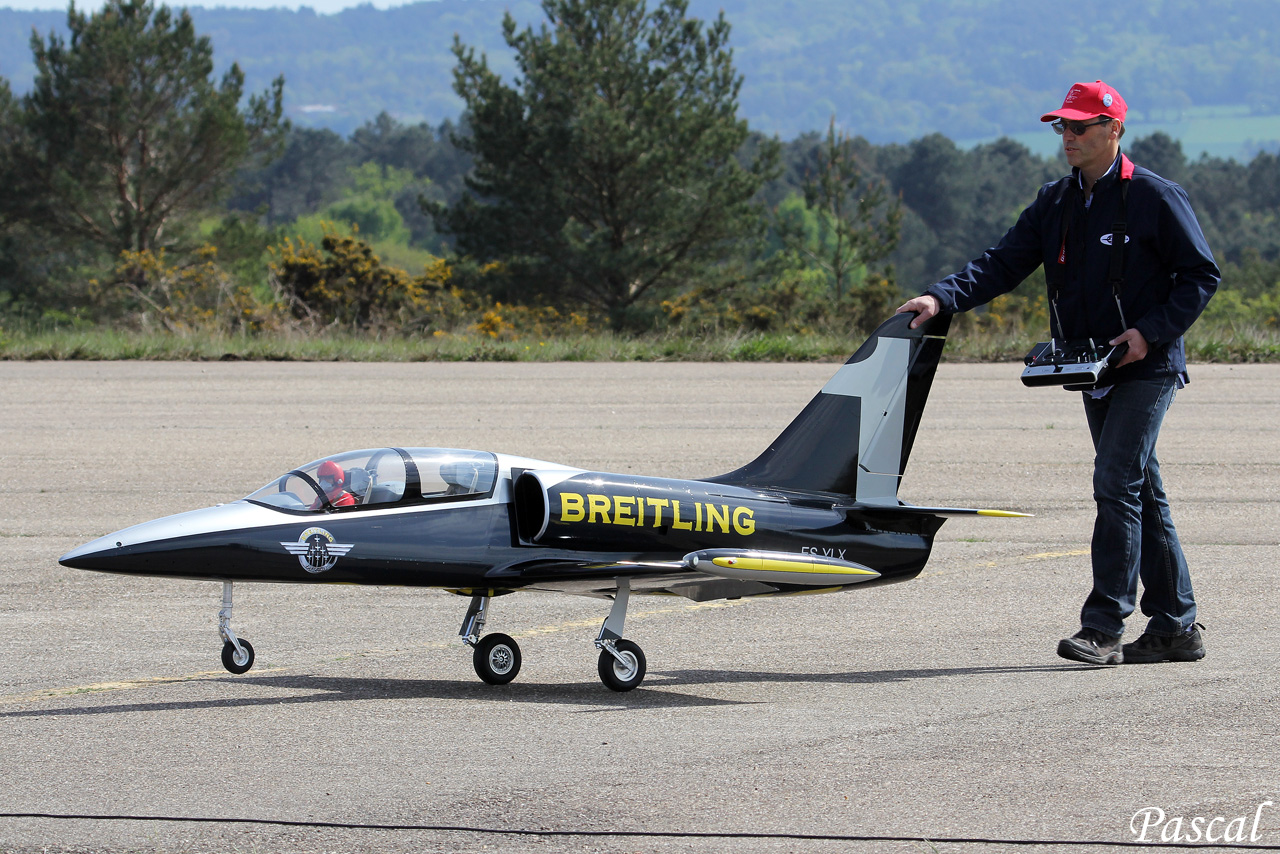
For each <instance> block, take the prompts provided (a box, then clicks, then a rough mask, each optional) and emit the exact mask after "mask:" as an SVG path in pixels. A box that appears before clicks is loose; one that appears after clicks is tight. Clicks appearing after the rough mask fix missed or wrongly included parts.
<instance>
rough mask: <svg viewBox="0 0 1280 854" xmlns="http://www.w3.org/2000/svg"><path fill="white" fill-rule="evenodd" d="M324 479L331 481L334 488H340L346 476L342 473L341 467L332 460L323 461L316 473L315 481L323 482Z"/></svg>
mask: <svg viewBox="0 0 1280 854" xmlns="http://www.w3.org/2000/svg"><path fill="white" fill-rule="evenodd" d="M326 477H327V478H332V479H333V482H334V486H342V484H343V482H344V481H345V480H346V476H345V475H344V474H343V473H342V466H340V465H338V464H337V463H335V462H334V461H333V460H325V461H324V462H323V463H321V464H320V468H319V470H317V471H316V480H323V479H324V478H326Z"/></svg>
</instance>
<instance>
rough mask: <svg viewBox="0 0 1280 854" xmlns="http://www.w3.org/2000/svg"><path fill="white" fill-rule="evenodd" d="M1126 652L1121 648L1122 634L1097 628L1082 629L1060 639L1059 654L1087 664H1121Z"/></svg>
mask: <svg viewBox="0 0 1280 854" xmlns="http://www.w3.org/2000/svg"><path fill="white" fill-rule="evenodd" d="M1125 654H1126V652H1121V650H1120V636H1119V635H1109V634H1107V633H1106V632H1100V631H1098V630H1097V629H1081V630H1080V631H1078V632H1076V633H1075V634H1074V635H1072V636H1071V637H1069V638H1063V639H1062V640H1060V641H1058V655H1060V656H1062V657H1063V658H1069V659H1071V660H1072V661H1083V662H1084V663H1085V664H1121V663H1123V662H1124V657H1125Z"/></svg>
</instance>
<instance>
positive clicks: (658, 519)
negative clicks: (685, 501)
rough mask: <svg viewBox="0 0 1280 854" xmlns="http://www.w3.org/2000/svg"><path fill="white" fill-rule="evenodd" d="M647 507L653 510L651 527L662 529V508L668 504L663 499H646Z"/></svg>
mask: <svg viewBox="0 0 1280 854" xmlns="http://www.w3.org/2000/svg"><path fill="white" fill-rule="evenodd" d="M648 502H649V506H650V507H652V508H653V527H655V528H661V527H662V508H663V507H666V506H667V504H668V502H667V499H665V498H650V499H648Z"/></svg>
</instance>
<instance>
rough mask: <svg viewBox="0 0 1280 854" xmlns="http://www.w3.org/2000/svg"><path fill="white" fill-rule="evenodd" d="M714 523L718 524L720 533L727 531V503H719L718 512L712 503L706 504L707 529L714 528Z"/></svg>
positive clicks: (709, 530)
mask: <svg viewBox="0 0 1280 854" xmlns="http://www.w3.org/2000/svg"><path fill="white" fill-rule="evenodd" d="M716 525H719V526H720V532H721V533H722V534H727V533H729V505H728V504H721V505H720V512H716V506H715V505H714V504H708V505H707V531H708V532H711V531H712V530H714V529H715V526H716Z"/></svg>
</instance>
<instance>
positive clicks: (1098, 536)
mask: <svg viewBox="0 0 1280 854" xmlns="http://www.w3.org/2000/svg"><path fill="white" fill-rule="evenodd" d="M1176 388H1177V379H1176V378H1175V377H1156V378H1153V379H1145V380H1133V381H1130V382H1125V383H1120V384H1118V385H1116V386H1114V387H1113V388H1112V389H1111V391H1110V392H1108V393H1107V394H1106V395H1105V396H1104V397H1102V398H1097V399H1095V398H1093V397H1091V396H1089V395H1088V394H1085V395H1084V412H1085V416H1086V417H1087V418H1088V420H1089V432H1090V433H1091V434H1092V435H1093V448H1094V451H1095V452H1096V455H1095V456H1094V461H1093V498H1094V501H1095V502H1096V503H1097V506H1098V516H1097V520H1096V521H1095V522H1094V527H1093V551H1092V554H1093V591H1092V592H1090V594H1089V598H1088V599H1086V600H1085V603H1084V608H1082V609H1081V611H1080V624H1081V625H1082V626H1084V627H1085V628H1091V629H1097V630H1098V631H1101V632H1106V633H1107V634H1109V635H1118V634H1121V633H1123V632H1124V620H1125V618H1126V617H1128V616H1129V615H1130V614H1132V613H1133V606H1134V600H1135V599H1136V598H1137V594H1138V578H1139V577H1141V578H1142V587H1143V592H1142V613H1143V614H1145V615H1146V616H1147V617H1148V622H1147V629H1146V630H1147V631H1148V632H1150V633H1151V634H1153V635H1161V636H1164V637H1177V636H1178V635H1181V634H1184V633H1186V632H1189V631H1190V630H1191V627H1192V625H1193V624H1194V623H1195V620H1196V601H1195V596H1194V594H1193V593H1192V592H1191V575H1190V573H1189V572H1188V570H1187V561H1186V558H1185V557H1183V554H1182V545H1181V544H1180V543H1179V542H1178V532H1177V531H1175V530H1174V527H1173V518H1172V517H1171V516H1170V515H1169V501H1168V499H1167V498H1166V497H1165V493H1164V485H1163V484H1162V483H1161V482H1160V463H1159V462H1158V461H1157V460H1156V439H1157V438H1158V437H1159V435H1160V424H1161V423H1162V422H1163V421H1164V414H1165V412H1166V410H1168V408H1169V405H1170V404H1171V403H1172V402H1173V394H1174V391H1175V390H1176Z"/></svg>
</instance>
